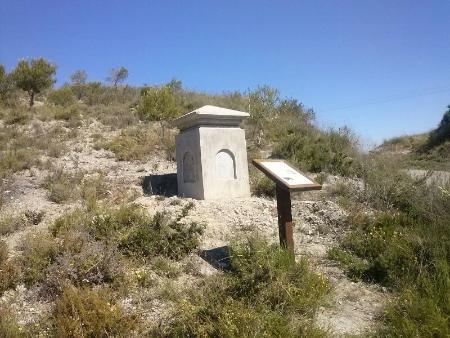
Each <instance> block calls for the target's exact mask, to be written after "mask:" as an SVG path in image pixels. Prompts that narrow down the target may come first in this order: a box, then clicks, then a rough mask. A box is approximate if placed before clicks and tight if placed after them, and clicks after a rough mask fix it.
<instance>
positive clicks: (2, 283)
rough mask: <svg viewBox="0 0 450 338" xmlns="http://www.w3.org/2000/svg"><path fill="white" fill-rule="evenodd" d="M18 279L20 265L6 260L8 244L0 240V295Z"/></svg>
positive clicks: (13, 285) (0, 330)
mask: <svg viewBox="0 0 450 338" xmlns="http://www.w3.org/2000/svg"><path fill="white" fill-rule="evenodd" d="M19 280H20V267H19V266H18V264H17V262H16V261H15V260H13V259H11V260H8V246H7V245H6V243H5V242H3V241H0V295H1V294H2V293H3V292H4V291H6V290H8V289H10V288H13V287H15V286H16V284H17V283H18V282H19ZM0 313H1V308H0ZM0 321H1V316H0ZM1 326H2V324H0V336H1V332H2V329H1Z"/></svg>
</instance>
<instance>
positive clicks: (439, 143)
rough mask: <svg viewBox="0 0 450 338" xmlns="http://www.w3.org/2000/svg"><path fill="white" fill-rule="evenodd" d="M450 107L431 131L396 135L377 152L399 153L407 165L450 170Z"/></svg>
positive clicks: (418, 167) (376, 150)
mask: <svg viewBox="0 0 450 338" xmlns="http://www.w3.org/2000/svg"><path fill="white" fill-rule="evenodd" d="M449 112H450V108H449V111H448V112H447V113H445V114H444V117H443V118H442V121H441V122H440V124H439V126H438V127H437V128H436V129H434V130H432V131H431V132H429V133H424V134H418V135H406V136H400V137H395V138H392V139H390V140H387V141H385V142H383V144H381V145H380V146H379V147H377V148H376V149H375V152H379V153H380V152H382V153H391V154H395V155H397V156H398V157H399V158H400V159H401V160H402V161H404V162H405V165H406V166H409V167H411V168H416V169H426V170H447V171H448V170H450V128H449V126H450V122H449V120H450V118H449V116H450V114H449Z"/></svg>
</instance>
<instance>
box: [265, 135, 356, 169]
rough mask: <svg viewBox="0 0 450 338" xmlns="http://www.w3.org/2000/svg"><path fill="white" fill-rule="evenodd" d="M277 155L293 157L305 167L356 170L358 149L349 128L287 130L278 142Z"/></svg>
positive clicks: (287, 157) (290, 158)
mask: <svg viewBox="0 0 450 338" xmlns="http://www.w3.org/2000/svg"><path fill="white" fill-rule="evenodd" d="M273 156H274V157H280V158H284V159H288V160H291V161H292V162H293V163H294V164H296V165H298V166H299V167H300V168H302V169H303V170H307V171H311V172H321V171H327V172H330V173H334V174H340V175H344V176H352V175H353V174H355V170H356V169H355V165H356V163H355V156H356V150H355V147H354V141H353V140H352V138H351V136H350V132H349V131H348V129H346V128H343V129H340V130H338V131H334V130H331V131H329V132H326V133H325V132H318V131H314V130H310V131H309V132H306V133H303V132H297V131H293V132H292V133H287V134H286V135H285V136H284V137H282V138H281V139H280V141H279V142H278V143H277V145H276V147H275V149H274V152H273Z"/></svg>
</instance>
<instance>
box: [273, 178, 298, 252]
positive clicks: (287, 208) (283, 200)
mask: <svg viewBox="0 0 450 338" xmlns="http://www.w3.org/2000/svg"><path fill="white" fill-rule="evenodd" d="M276 194H277V209H278V230H279V234H280V245H281V247H283V248H286V249H288V250H289V251H291V252H292V254H294V229H293V228H294V222H292V211H291V192H290V191H289V190H288V189H284V188H281V187H280V186H279V185H278V184H277V186H276Z"/></svg>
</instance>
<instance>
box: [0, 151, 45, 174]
mask: <svg viewBox="0 0 450 338" xmlns="http://www.w3.org/2000/svg"><path fill="white" fill-rule="evenodd" d="M38 162H39V154H38V152H37V151H36V150H35V149H32V148H18V149H8V150H6V151H4V152H1V153H0V169H1V170H5V171H10V172H17V171H21V170H24V169H30V168H31V167H33V166H35V165H36V164H37V163H38Z"/></svg>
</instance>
